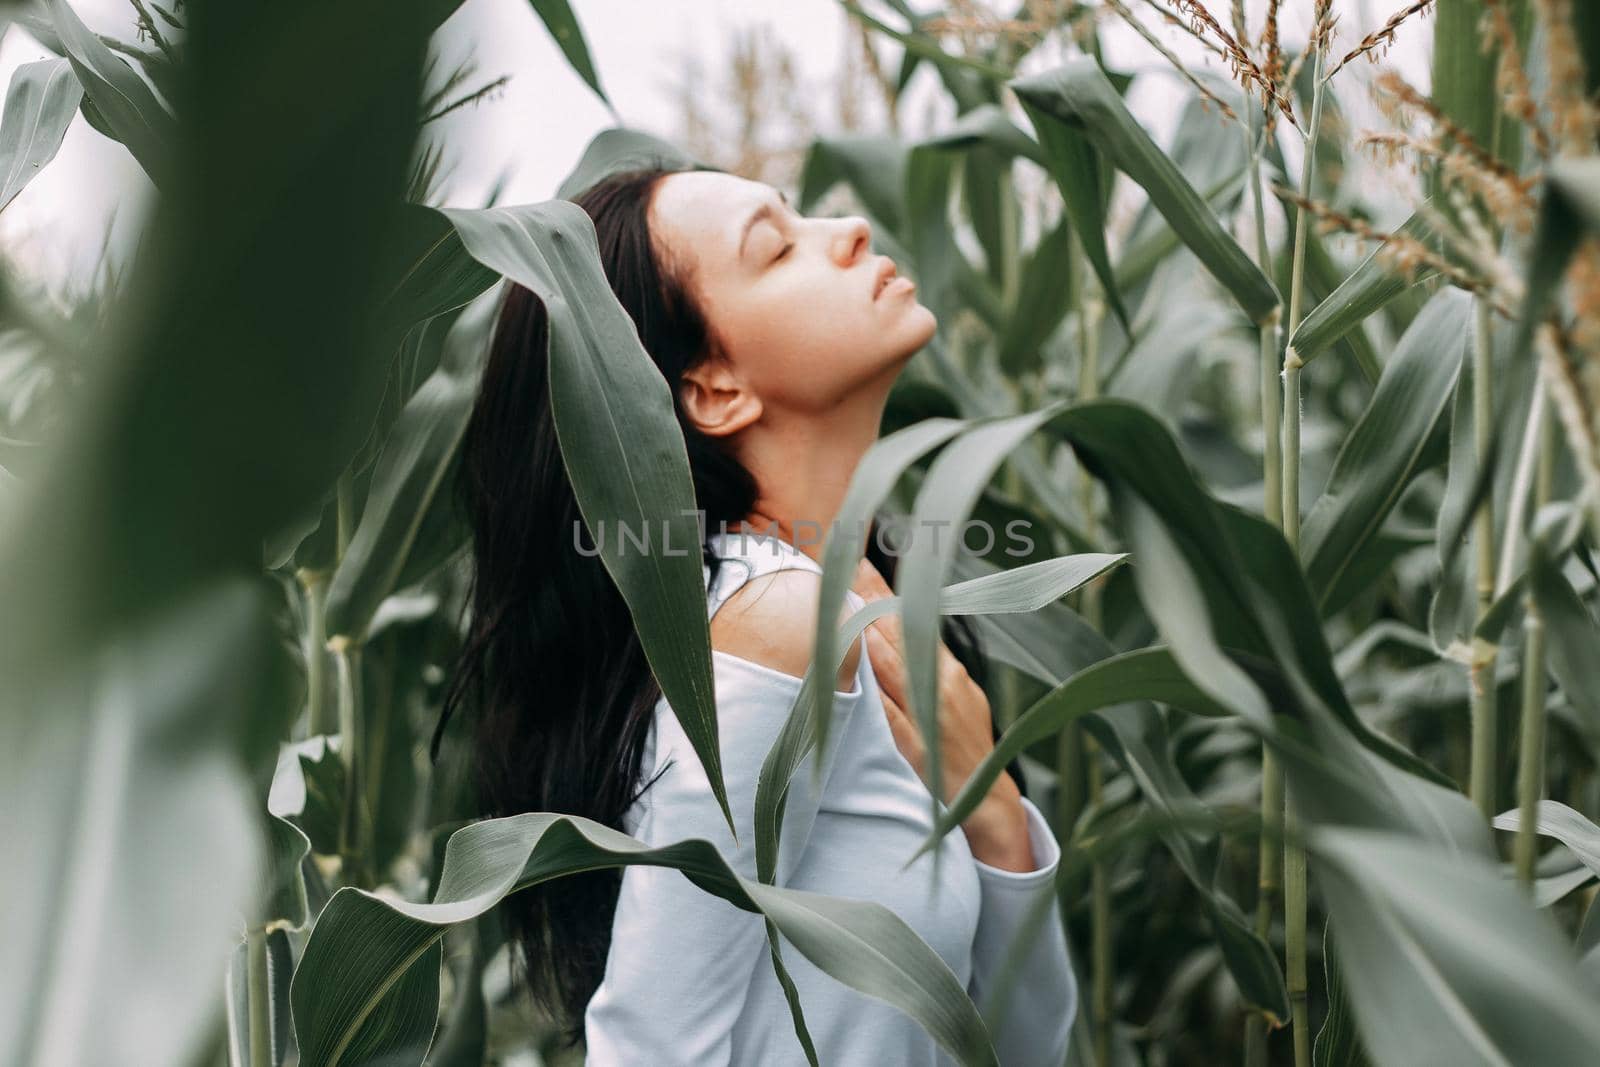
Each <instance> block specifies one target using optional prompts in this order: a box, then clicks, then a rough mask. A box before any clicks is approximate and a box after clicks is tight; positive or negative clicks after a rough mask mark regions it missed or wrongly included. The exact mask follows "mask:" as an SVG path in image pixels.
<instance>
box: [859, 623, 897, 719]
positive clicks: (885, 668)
mask: <svg viewBox="0 0 1600 1067" xmlns="http://www.w3.org/2000/svg"><path fill="white" fill-rule="evenodd" d="M867 656H868V658H869V659H871V661H872V673H873V675H874V676H875V677H876V678H877V679H878V688H879V689H881V690H883V692H884V694H885V695H886V696H889V697H891V698H893V699H894V700H895V702H896V703H899V704H902V705H903V704H904V703H905V688H906V668H905V661H904V660H903V659H901V658H900V650H899V649H897V648H895V647H894V644H893V643H892V642H891V641H890V640H889V638H887V637H885V636H884V635H883V634H882V633H880V632H878V631H877V630H875V629H873V628H872V627H870V626H869V627H867Z"/></svg>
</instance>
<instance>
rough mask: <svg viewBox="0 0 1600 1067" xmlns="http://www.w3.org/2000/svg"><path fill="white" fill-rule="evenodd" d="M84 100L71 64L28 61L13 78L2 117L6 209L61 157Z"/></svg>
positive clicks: (0, 200) (1, 206) (0, 183)
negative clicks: (59, 150)
mask: <svg viewBox="0 0 1600 1067" xmlns="http://www.w3.org/2000/svg"><path fill="white" fill-rule="evenodd" d="M81 99H83V86H82V85H81V84H79V82H78V77H77V75H75V74H74V73H73V72H72V63H71V62H70V61H69V60H66V59H41V60H40V61H39V62H37V63H24V64H22V65H21V66H20V67H18V68H17V69H16V73H14V74H12V75H11V85H10V86H9V87H8V88H7V89H6V103H5V114H4V116H0V211H3V210H5V207H6V205H7V204H9V203H11V201H13V200H15V199H16V196H17V194H18V193H20V192H22V190H23V189H24V188H25V187H26V186H27V184H28V182H29V181H31V180H32V179H33V176H34V175H35V174H38V173H39V171H41V170H43V169H44V166H45V164H47V163H49V162H50V161H51V160H52V159H54V158H55V155H56V150H57V149H59V148H60V147H61V138H62V137H64V136H66V133H67V127H68V126H70V125H71V124H72V117H73V116H74V115H76V114H77V113H78V101H79V100H81Z"/></svg>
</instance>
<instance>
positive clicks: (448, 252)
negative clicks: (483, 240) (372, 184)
mask: <svg viewBox="0 0 1600 1067" xmlns="http://www.w3.org/2000/svg"><path fill="white" fill-rule="evenodd" d="M395 230H396V236H395V241H396V245H397V248H396V250H395V262H396V264H397V269H396V270H395V272H394V275H393V281H392V282H391V283H390V284H391V289H390V291H389V293H388V294H387V297H386V299H385V301H384V307H383V316H384V321H385V323H386V324H387V325H388V326H389V327H390V328H391V329H393V330H394V331H395V332H396V334H397V335H403V334H405V333H406V332H407V331H409V330H410V329H412V327H414V326H415V325H416V324H417V323H421V322H426V321H428V320H430V319H433V318H436V317H438V316H440V315H443V314H446V313H447V312H450V311H454V310H456V309H458V308H461V307H464V306H466V305H467V304H469V303H471V301H472V300H473V298H474V297H476V296H478V295H480V294H481V293H483V292H484V291H485V290H487V289H488V288H489V287H490V286H492V285H493V284H494V283H495V282H497V281H499V280H500V276H499V275H498V274H496V273H495V272H494V271H492V270H490V269H489V268H488V267H485V266H484V265H483V264H482V263H479V262H478V261H477V260H475V259H473V258H472V257H471V256H470V255H468V254H467V250H466V249H465V248H464V247H462V244H461V235H460V234H458V233H457V232H456V228H455V227H454V226H453V225H451V223H450V220H449V219H448V218H446V217H445V216H444V215H442V214H440V213H439V212H438V211H436V210H434V209H433V208H429V207H423V206H422V205H420V204H403V205H401V208H400V212H399V217H398V224H397V226H396V228H395Z"/></svg>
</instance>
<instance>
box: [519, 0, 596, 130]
mask: <svg viewBox="0 0 1600 1067" xmlns="http://www.w3.org/2000/svg"><path fill="white" fill-rule="evenodd" d="M528 2H529V3H530V4H532V5H533V9H534V11H536V12H538V13H539V18H540V20H541V21H542V22H543V23H544V28H545V29H547V30H549V31H550V36H551V37H554V38H555V39H556V44H557V45H558V46H559V47H560V49H561V54H562V55H564V56H566V57H567V62H568V63H570V64H572V69H573V70H575V71H577V72H578V76H579V77H580V78H582V79H583V80H584V82H585V83H587V84H588V86H589V88H591V89H593V90H594V95H596V96H598V97H599V98H600V99H601V100H604V101H605V104H606V107H610V106H611V98H610V97H608V96H606V91H605V90H604V89H602V88H600V74H599V72H598V71H596V70H595V69H594V60H593V59H591V58H590V56H589V45H588V43H587V42H586V41H585V40H584V39H583V27H582V26H580V25H578V16H577V15H575V14H573V13H572V5H571V4H570V3H568V2H567V0H528Z"/></svg>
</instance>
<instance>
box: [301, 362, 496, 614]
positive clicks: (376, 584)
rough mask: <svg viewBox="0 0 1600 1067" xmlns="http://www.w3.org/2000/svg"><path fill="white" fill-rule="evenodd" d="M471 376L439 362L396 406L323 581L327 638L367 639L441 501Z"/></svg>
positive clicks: (468, 408) (469, 398)
mask: <svg viewBox="0 0 1600 1067" xmlns="http://www.w3.org/2000/svg"><path fill="white" fill-rule="evenodd" d="M477 384H478V383H477V375H475V374H471V373H466V372H458V371H455V370H453V369H451V368H449V367H441V368H439V369H438V370H436V371H434V372H433V374H432V375H430V376H429V377H428V380H427V381H425V382H423V383H422V387H421V388H419V389H418V390H417V392H416V395H414V396H413V397H412V398H411V399H410V401H408V402H407V403H406V406H405V407H404V408H403V409H402V410H401V412H400V417H399V418H398V419H396V420H395V424H394V426H393V428H392V429H391V430H390V431H389V435H388V438H387V439H386V440H385V442H384V445H383V450H382V451H381V452H380V453H379V454H378V459H377V462H376V465H375V466H374V468H373V473H372V484H371V486H370V487H369V488H368V490H367V500H366V505H365V506H364V507H363V508H362V509H361V521H360V523H359V524H358V525H357V526H356V530H355V533H354V534H353V535H352V536H351V538H350V544H349V546H348V548H346V550H345V554H344V556H343V558H341V559H340V560H339V563H338V566H337V567H336V568H335V570H334V572H333V580H332V582H331V583H330V584H329V586H328V600H327V606H326V609H325V615H326V619H327V622H326V626H327V632H328V635H329V636H330V637H333V636H338V635H343V636H345V637H347V638H349V639H350V640H351V641H353V642H355V643H357V644H359V643H361V642H362V641H364V640H365V639H366V632H367V626H368V625H369V624H370V623H371V622H372V617H373V615H374V614H375V613H376V612H377V610H378V605H379V604H381V603H383V600H384V598H385V597H387V596H388V595H389V594H390V593H393V592H394V591H395V590H396V589H397V588H398V587H399V586H398V582H399V578H400V575H401V574H402V573H403V572H404V570H405V568H406V565H407V563H408V562H409V560H410V558H411V554H412V550H413V548H414V547H415V546H416V544H417V542H418V535H419V533H420V531H421V530H422V527H423V522H424V520H425V519H427V518H428V516H429V515H430V514H432V512H433V505H434V501H435V499H438V498H442V499H446V500H447V499H448V493H449V481H448V478H447V475H448V474H449V473H450V472H451V471H452V470H453V464H454V462H455V458H456V453H457V451H458V450H459V448H460V445H461V437H462V434H464V433H465V432H466V428H467V419H468V417H469V416H470V415H471V414H472V402H473V399H474V397H475V395H476V392H477Z"/></svg>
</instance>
